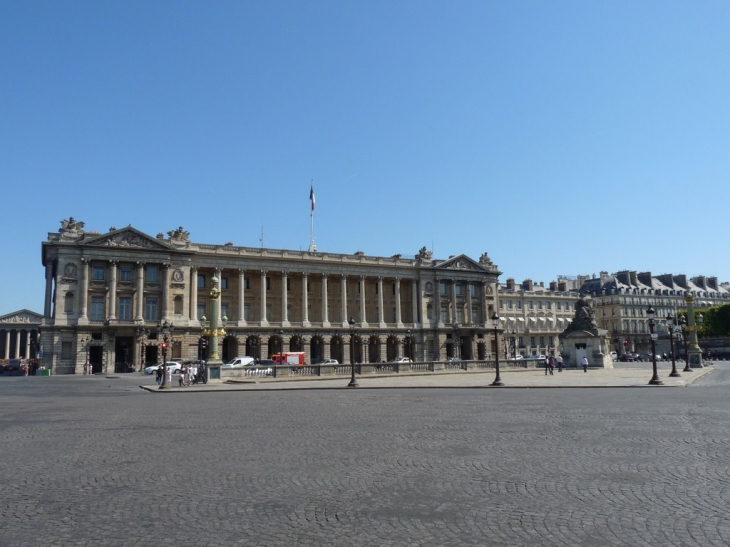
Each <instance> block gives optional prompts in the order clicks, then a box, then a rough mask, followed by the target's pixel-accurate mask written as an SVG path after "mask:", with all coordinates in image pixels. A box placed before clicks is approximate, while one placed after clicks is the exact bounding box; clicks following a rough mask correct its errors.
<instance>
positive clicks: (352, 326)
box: [347, 317, 358, 387]
mask: <svg viewBox="0 0 730 547" xmlns="http://www.w3.org/2000/svg"><path fill="white" fill-rule="evenodd" d="M348 324H349V325H350V372H351V376H350V383H349V384H347V387H357V386H358V384H357V380H356V379H355V320H354V319H353V318H352V317H350V320H349V321H348Z"/></svg>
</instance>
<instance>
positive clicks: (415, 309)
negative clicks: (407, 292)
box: [411, 279, 421, 328]
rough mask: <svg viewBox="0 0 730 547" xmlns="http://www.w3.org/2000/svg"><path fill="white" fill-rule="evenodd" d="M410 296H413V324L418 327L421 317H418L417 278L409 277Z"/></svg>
mask: <svg viewBox="0 0 730 547" xmlns="http://www.w3.org/2000/svg"><path fill="white" fill-rule="evenodd" d="M411 297H412V298H413V326H414V327H416V328H417V327H418V326H419V325H420V324H421V319H420V318H419V317H418V280H417V279H411Z"/></svg>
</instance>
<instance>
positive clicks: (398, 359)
mask: <svg viewBox="0 0 730 547" xmlns="http://www.w3.org/2000/svg"><path fill="white" fill-rule="evenodd" d="M410 362H412V361H411V358H410V357H396V358H395V359H393V360H392V361H391V363H410Z"/></svg>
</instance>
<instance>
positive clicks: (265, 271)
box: [261, 270, 269, 276]
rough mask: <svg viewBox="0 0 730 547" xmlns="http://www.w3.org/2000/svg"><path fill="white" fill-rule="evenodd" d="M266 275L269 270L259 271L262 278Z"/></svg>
mask: <svg viewBox="0 0 730 547" xmlns="http://www.w3.org/2000/svg"><path fill="white" fill-rule="evenodd" d="M267 273H269V270H261V275H262V276H264V275H266V274H267Z"/></svg>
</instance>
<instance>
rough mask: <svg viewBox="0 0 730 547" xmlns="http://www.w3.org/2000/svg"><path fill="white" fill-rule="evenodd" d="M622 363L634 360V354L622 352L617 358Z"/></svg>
mask: <svg viewBox="0 0 730 547" xmlns="http://www.w3.org/2000/svg"><path fill="white" fill-rule="evenodd" d="M618 360H619V361H621V362H622V363H633V362H634V356H633V355H632V354H630V353H624V354H623V355H622V356H621V357H619V359H618Z"/></svg>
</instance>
